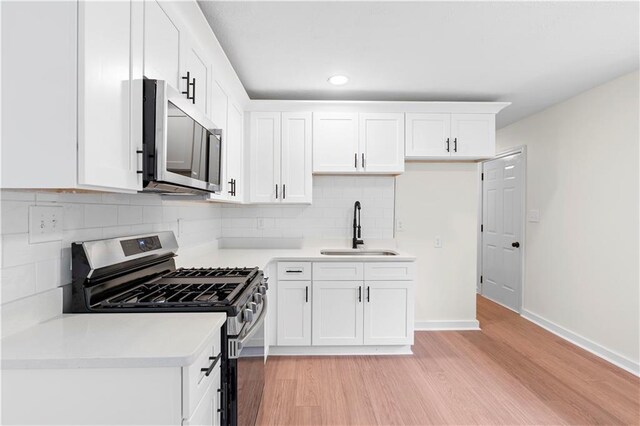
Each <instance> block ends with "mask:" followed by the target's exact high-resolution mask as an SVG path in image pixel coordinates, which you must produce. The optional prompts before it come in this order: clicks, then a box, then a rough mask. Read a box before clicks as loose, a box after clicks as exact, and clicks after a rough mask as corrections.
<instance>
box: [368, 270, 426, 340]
mask: <svg viewBox="0 0 640 426" xmlns="http://www.w3.org/2000/svg"><path fill="white" fill-rule="evenodd" d="M364 292H365V296H364V300H365V303H364V344H365V345H407V344H409V345H412V344H413V323H412V322H413V312H414V307H413V282H412V281H366V282H365V290H364Z"/></svg>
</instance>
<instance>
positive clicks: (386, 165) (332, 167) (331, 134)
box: [313, 112, 404, 174]
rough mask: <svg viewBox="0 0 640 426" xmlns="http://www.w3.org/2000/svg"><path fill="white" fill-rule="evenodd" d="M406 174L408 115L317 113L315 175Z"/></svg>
mask: <svg viewBox="0 0 640 426" xmlns="http://www.w3.org/2000/svg"><path fill="white" fill-rule="evenodd" d="M403 171H404V114H402V113H362V114H356V113H327V112H320V113H314V114H313V172H314V173H380V174H398V173H402V172H403Z"/></svg>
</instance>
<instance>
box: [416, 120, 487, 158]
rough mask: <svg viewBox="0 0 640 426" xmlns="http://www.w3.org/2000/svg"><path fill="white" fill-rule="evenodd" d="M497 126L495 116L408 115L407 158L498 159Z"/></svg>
mask: <svg viewBox="0 0 640 426" xmlns="http://www.w3.org/2000/svg"><path fill="white" fill-rule="evenodd" d="M495 125H496V124H495V114H407V117H406V129H407V136H406V158H407V159H409V160H411V159H415V160H429V159H434V160H437V159H444V160H446V159H450V160H474V159H481V158H490V157H492V156H494V155H495Z"/></svg>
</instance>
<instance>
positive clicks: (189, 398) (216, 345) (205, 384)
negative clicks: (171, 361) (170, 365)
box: [182, 332, 222, 419]
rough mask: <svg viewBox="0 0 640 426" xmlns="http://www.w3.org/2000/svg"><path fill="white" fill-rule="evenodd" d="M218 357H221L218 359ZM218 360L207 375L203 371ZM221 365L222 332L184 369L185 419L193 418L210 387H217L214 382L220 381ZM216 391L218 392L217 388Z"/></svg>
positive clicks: (183, 397) (183, 400) (183, 404)
mask: <svg viewBox="0 0 640 426" xmlns="http://www.w3.org/2000/svg"><path fill="white" fill-rule="evenodd" d="M218 356H220V357H219V358H218ZM216 358H217V362H216V363H215V366H214V368H213V369H212V370H211V372H210V373H209V375H207V372H206V371H202V370H203V369H207V368H209V367H210V366H211V365H212V364H213V363H214V362H215V360H216ZM221 363H222V355H221V351H220V332H218V333H216V334H215V336H214V337H213V339H212V340H210V341H209V343H208V344H207V347H206V348H205V349H204V350H203V351H202V353H201V354H200V355H199V356H198V358H197V359H196V361H195V362H194V363H193V364H191V365H189V366H188V367H182V411H183V417H184V418H186V419H188V418H190V417H191V415H192V414H193V413H194V412H195V410H196V407H197V406H198V403H199V402H200V401H201V400H202V397H203V396H204V394H205V393H206V392H207V391H208V390H209V387H211V386H212V385H214V386H217V385H216V383H214V381H215V380H219V377H220V364H221ZM214 391H215V392H217V388H216V389H214Z"/></svg>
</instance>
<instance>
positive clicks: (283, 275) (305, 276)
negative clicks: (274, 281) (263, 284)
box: [278, 262, 311, 281]
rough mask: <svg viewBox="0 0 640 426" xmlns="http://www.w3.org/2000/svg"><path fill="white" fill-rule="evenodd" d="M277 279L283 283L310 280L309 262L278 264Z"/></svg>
mask: <svg viewBox="0 0 640 426" xmlns="http://www.w3.org/2000/svg"><path fill="white" fill-rule="evenodd" d="M278 279H279V280H283V281H309V280H311V262H278Z"/></svg>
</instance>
